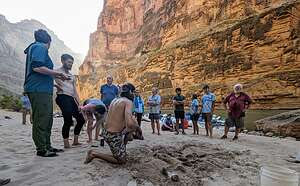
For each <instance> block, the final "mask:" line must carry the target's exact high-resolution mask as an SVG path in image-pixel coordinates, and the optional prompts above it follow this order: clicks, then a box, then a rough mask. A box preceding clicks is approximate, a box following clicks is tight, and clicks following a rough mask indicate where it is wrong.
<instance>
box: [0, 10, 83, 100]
mask: <svg viewBox="0 0 300 186" xmlns="http://www.w3.org/2000/svg"><path fill="white" fill-rule="evenodd" d="M38 29H45V30H47V32H48V33H49V34H50V35H51V38H52V42H51V47H50V49H49V53H50V56H51V58H52V61H53V63H54V65H55V68H58V67H59V66H61V62H60V56H61V55H62V54H63V53H69V54H71V55H73V56H74V60H75V62H74V67H73V72H74V73H75V74H78V70H79V66H80V64H81V63H82V57H81V55H79V54H76V53H75V52H73V51H72V50H71V49H70V48H69V47H67V46H66V45H65V44H64V42H63V41H62V40H60V39H59V38H58V37H57V36H56V35H55V33H54V32H53V31H51V30H50V29H48V28H47V27H46V26H45V25H44V24H42V23H40V22H39V21H36V20H23V21H20V22H17V23H10V22H9V21H8V20H7V19H6V18H5V17H4V16H3V15H1V14H0V95H2V94H16V95H21V94H22V92H23V83H24V77H25V59H26V56H25V54H24V49H25V48H26V47H27V46H28V45H29V44H30V43H31V42H33V41H34V37H33V33H34V31H35V30H38Z"/></svg>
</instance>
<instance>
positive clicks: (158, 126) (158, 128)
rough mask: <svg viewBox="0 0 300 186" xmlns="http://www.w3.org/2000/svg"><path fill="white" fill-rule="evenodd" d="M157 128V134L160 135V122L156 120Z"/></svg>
mask: <svg viewBox="0 0 300 186" xmlns="http://www.w3.org/2000/svg"><path fill="white" fill-rule="evenodd" d="M156 128H157V134H158V135H160V124H159V120H156Z"/></svg>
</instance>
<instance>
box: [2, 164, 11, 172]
mask: <svg viewBox="0 0 300 186" xmlns="http://www.w3.org/2000/svg"><path fill="white" fill-rule="evenodd" d="M10 168H11V167H10V166H8V165H0V171H4V170H8V169H10Z"/></svg>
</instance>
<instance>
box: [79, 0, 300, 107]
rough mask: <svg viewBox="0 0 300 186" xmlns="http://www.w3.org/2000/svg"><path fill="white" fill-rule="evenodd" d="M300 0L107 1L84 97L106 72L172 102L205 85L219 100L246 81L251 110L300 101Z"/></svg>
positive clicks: (83, 71)
mask: <svg viewBox="0 0 300 186" xmlns="http://www.w3.org/2000/svg"><path fill="white" fill-rule="evenodd" d="M299 54H300V2H299V0H235V1H234V0H142V1H134V0H106V1H105V3H104V8H103V11H102V13H101V15H100V17H99V20H98V28H97V31H96V32H94V33H92V34H91V36H90V49H89V52H88V54H87V56H86V58H85V61H84V63H83V65H82V66H81V67H80V73H79V74H80V87H81V88H80V94H81V98H87V97H91V96H99V87H100V85H101V84H102V83H105V77H106V75H107V74H111V75H113V76H114V78H115V82H116V83H123V82H125V81H129V82H133V83H134V84H135V85H137V87H138V88H139V89H140V90H141V92H142V95H143V96H148V95H149V94H150V90H151V88H152V87H153V86H158V87H159V88H160V94H161V95H162V97H163V104H164V105H165V106H170V104H171V97H172V95H173V94H174V89H175V88H176V87H182V89H183V94H184V95H186V97H187V98H190V97H191V94H193V93H194V92H196V93H201V89H202V88H201V87H202V85H203V84H205V83H208V84H209V85H210V86H211V87H212V89H213V91H214V93H215V94H216V95H217V102H218V103H220V102H221V100H222V97H224V96H225V95H227V94H228V93H229V92H230V91H231V89H232V85H234V84H235V83H238V82H239V83H243V84H244V87H245V92H247V93H249V94H250V95H251V96H252V98H253V99H254V101H255V104H254V105H253V107H254V108H265V109H274V108H299V107H300V55H299Z"/></svg>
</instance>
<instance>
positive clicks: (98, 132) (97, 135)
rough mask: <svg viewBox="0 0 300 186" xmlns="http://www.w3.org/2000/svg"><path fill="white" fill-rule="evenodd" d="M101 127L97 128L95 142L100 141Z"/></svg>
mask: <svg viewBox="0 0 300 186" xmlns="http://www.w3.org/2000/svg"><path fill="white" fill-rule="evenodd" d="M100 129H101V127H100V125H97V126H96V130H95V140H96V141H98V140H99V134H100Z"/></svg>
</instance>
